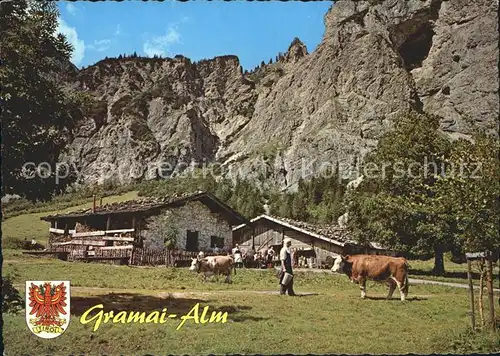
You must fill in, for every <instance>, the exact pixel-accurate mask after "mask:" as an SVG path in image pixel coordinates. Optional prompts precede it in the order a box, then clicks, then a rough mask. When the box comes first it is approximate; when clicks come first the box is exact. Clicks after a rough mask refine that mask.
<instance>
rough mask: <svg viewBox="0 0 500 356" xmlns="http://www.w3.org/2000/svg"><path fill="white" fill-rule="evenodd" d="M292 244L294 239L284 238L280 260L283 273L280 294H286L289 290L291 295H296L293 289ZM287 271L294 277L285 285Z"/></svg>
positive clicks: (281, 274)
mask: <svg viewBox="0 0 500 356" xmlns="http://www.w3.org/2000/svg"><path fill="white" fill-rule="evenodd" d="M291 245H292V240H291V239H290V238H285V239H284V240H283V247H282V248H281V251H280V261H281V273H280V295H284V294H285V292H288V295H290V296H296V294H295V292H294V290H293V280H294V276H293V270H292V254H291V251H290V246H291ZM285 272H286V273H289V274H291V275H292V279H291V280H290V281H289V282H288V283H287V284H286V285H283V284H282V282H283V278H284V277H285Z"/></svg>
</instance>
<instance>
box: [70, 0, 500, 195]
mask: <svg viewBox="0 0 500 356" xmlns="http://www.w3.org/2000/svg"><path fill="white" fill-rule="evenodd" d="M496 9H497V4H495V2H494V1H490V0H475V1H466V0H451V1H444V0H426V1H421V0H408V1H406V0H405V1H403V0H386V1H377V0H371V1H347V0H344V1H342V0H340V1H337V2H336V3H335V4H334V5H333V6H332V7H331V9H330V10H329V11H328V13H327V14H326V16H325V33H324V36H323V39H322V41H321V43H320V45H319V46H318V47H317V48H316V49H315V50H314V51H313V52H312V53H308V51H307V48H306V47H305V45H304V44H303V43H302V42H300V40H299V39H294V40H293V42H292V43H291V45H290V46H289V49H288V51H287V52H286V53H285V54H284V55H283V56H282V57H281V58H280V59H279V61H277V62H275V63H272V64H268V65H264V66H261V67H260V68H258V69H256V70H255V71H253V72H250V73H247V74H243V73H242V69H241V67H240V64H239V60H238V58H237V57H235V56H222V57H216V58H214V59H210V60H203V61H200V62H196V63H193V62H191V61H190V60H189V59H187V58H185V57H183V56H177V57H175V58H173V59H171V58H167V59H146V58H124V59H120V60H118V59H107V60H103V61H100V62H98V63H96V64H95V65H93V66H91V67H89V68H86V69H84V70H81V71H80V72H79V73H78V74H77V75H76V79H75V84H74V86H75V88H80V89H82V88H84V89H85V90H87V91H89V92H90V93H92V94H93V95H94V97H95V98H96V100H97V103H96V105H95V108H94V110H93V111H92V114H89V115H88V117H87V119H86V121H84V122H82V123H81V125H80V126H79V128H78V130H76V132H74V138H73V141H72V143H71V144H70V145H69V146H68V149H67V152H66V153H65V154H64V156H63V157H62V158H61V159H62V160H66V161H74V162H77V164H78V166H79V170H80V176H81V178H82V180H84V181H85V182H89V183H96V182H101V183H102V182H103V181H105V180H109V179H111V180H119V181H121V182H130V181H131V180H134V179H140V178H147V179H152V178H155V177H158V176H163V177H167V176H170V175H176V174H181V173H182V172H185V171H186V169H189V167H194V166H198V167H199V166H200V165H202V164H203V163H206V164H208V163H212V164H217V165H220V166H221V168H222V170H223V171H224V172H226V174H229V173H232V174H234V173H239V174H242V175H245V176H246V177H255V178H261V180H262V178H265V180H266V181H267V182H272V183H275V184H278V185H279V186H281V187H283V188H285V187H293V185H294V183H295V182H297V180H298V179H299V178H300V177H302V178H308V177H311V176H312V175H314V174H318V173H319V172H322V171H323V170H324V169H330V170H331V169H333V168H334V167H335V165H337V164H338V165H339V168H340V170H341V172H343V173H345V174H348V173H349V172H350V170H352V169H353V168H354V167H356V165H357V163H358V162H359V161H360V159H361V158H362V157H363V156H364V155H365V154H366V153H367V152H368V151H370V150H371V149H373V148H374V147H375V145H376V143H377V139H378V138H379V137H380V135H381V134H382V133H384V132H386V131H387V130H389V129H390V127H391V125H392V123H393V121H394V120H396V119H397V118H398V116H399V115H401V114H405V113H407V112H409V111H410V110H416V111H424V112H428V113H432V114H437V115H440V116H441V117H442V129H443V130H444V131H446V132H449V133H450V135H451V136H457V135H464V134H467V133H468V132H469V131H468V130H469V126H468V122H469V120H472V121H474V122H476V123H479V124H480V125H482V126H487V125H491V124H495V125H496V124H497V118H498V115H499V103H498V67H497V63H498V59H499V58H498V16H497V12H496ZM351 172H352V171H351Z"/></svg>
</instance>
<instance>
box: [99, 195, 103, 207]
mask: <svg viewBox="0 0 500 356" xmlns="http://www.w3.org/2000/svg"><path fill="white" fill-rule="evenodd" d="M99 206H102V197H101V199H100V200H99Z"/></svg>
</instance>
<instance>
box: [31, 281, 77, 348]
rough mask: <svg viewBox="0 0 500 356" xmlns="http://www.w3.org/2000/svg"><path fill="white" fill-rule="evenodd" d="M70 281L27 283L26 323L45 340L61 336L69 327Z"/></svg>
mask: <svg viewBox="0 0 500 356" xmlns="http://www.w3.org/2000/svg"><path fill="white" fill-rule="evenodd" d="M69 318H70V286H69V281H50V282H46V281H26V323H27V324H28V328H29V329H30V330H31V332H32V333H33V334H35V335H36V336H39V337H41V338H44V339H53V338H55V337H58V336H59V335H61V334H62V333H63V332H64V331H65V330H66V329H67V328H68V325H69Z"/></svg>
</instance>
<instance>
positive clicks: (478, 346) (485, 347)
mask: <svg viewBox="0 0 500 356" xmlns="http://www.w3.org/2000/svg"><path fill="white" fill-rule="evenodd" d="M450 348H451V349H452V350H453V351H454V352H456V353H457V354H472V353H499V352H500V332H499V331H496V332H492V331H479V332H473V331H472V330H471V329H468V330H467V331H465V332H463V333H461V334H460V335H459V337H458V338H457V339H456V340H453V341H452V342H451V343H450Z"/></svg>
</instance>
